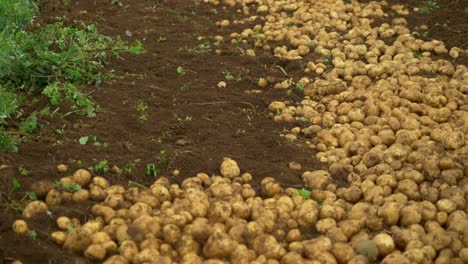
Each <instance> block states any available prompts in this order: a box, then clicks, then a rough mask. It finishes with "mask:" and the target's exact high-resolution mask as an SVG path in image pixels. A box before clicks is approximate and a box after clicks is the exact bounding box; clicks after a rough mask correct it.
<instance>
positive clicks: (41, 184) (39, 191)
mask: <svg viewBox="0 0 468 264" xmlns="http://www.w3.org/2000/svg"><path fill="white" fill-rule="evenodd" d="M53 188H54V184H53V183H52V182H51V181H49V180H40V181H36V182H34V183H33V184H31V186H30V189H31V191H32V192H34V193H35V194H36V196H37V198H39V199H42V198H44V197H45V196H46V195H47V194H48V193H49V192H50V190H52V189H53Z"/></svg>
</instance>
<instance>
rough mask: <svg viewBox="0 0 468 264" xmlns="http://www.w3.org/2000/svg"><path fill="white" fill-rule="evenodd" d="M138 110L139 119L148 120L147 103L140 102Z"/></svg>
mask: <svg viewBox="0 0 468 264" xmlns="http://www.w3.org/2000/svg"><path fill="white" fill-rule="evenodd" d="M136 109H137V111H138V113H139V115H138V118H139V119H140V121H146V120H148V105H147V104H146V102H145V101H143V100H139V101H138V104H137V106H136Z"/></svg>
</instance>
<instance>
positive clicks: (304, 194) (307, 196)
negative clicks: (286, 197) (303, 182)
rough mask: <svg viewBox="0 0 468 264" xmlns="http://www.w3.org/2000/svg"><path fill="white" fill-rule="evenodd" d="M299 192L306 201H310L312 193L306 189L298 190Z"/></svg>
mask: <svg viewBox="0 0 468 264" xmlns="http://www.w3.org/2000/svg"><path fill="white" fill-rule="evenodd" d="M297 192H298V193H299V195H300V196H302V197H304V199H310V195H311V194H312V192H311V191H309V190H307V189H304V188H302V189H300V190H297Z"/></svg>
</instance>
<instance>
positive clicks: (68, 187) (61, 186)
mask: <svg viewBox="0 0 468 264" xmlns="http://www.w3.org/2000/svg"><path fill="white" fill-rule="evenodd" d="M54 187H55V189H57V190H59V191H61V192H76V191H79V190H81V185H79V184H78V183H74V182H72V183H61V182H59V181H54Z"/></svg>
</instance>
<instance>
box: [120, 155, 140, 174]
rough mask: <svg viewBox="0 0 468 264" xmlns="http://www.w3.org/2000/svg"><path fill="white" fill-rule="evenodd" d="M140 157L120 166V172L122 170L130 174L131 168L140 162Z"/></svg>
mask: <svg viewBox="0 0 468 264" xmlns="http://www.w3.org/2000/svg"><path fill="white" fill-rule="evenodd" d="M140 161H141V160H140V159H136V160H134V161H131V162H129V163H127V164H125V166H124V167H123V168H122V170H121V172H124V173H126V174H129V175H130V174H132V172H133V170H134V169H135V168H136V166H137V165H138V164H139V163H140Z"/></svg>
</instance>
